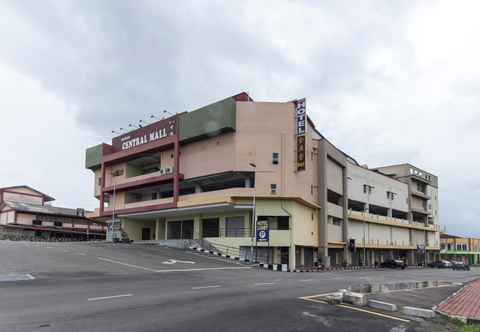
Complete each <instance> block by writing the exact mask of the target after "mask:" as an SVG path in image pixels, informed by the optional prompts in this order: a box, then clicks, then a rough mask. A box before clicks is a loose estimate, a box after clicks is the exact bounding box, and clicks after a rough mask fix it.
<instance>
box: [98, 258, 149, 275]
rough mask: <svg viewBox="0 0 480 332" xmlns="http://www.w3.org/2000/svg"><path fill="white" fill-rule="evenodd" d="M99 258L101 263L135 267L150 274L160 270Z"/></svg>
mask: <svg viewBox="0 0 480 332" xmlns="http://www.w3.org/2000/svg"><path fill="white" fill-rule="evenodd" d="M97 258H98V259H99V260H101V261H105V262H109V263H115V264H119V265H124V266H128V267H133V268H135V269H140V270H145V271H149V272H157V271H158V270H154V269H150V268H148V267H145V266H140V265H135V264H128V263H124V262H120V261H116V260H114V259H109V258H105V257H97Z"/></svg>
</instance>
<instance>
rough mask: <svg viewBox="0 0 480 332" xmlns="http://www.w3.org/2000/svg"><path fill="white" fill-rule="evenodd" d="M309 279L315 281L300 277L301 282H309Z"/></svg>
mask: <svg viewBox="0 0 480 332" xmlns="http://www.w3.org/2000/svg"><path fill="white" fill-rule="evenodd" d="M308 281H313V279H300V280H299V282H308Z"/></svg>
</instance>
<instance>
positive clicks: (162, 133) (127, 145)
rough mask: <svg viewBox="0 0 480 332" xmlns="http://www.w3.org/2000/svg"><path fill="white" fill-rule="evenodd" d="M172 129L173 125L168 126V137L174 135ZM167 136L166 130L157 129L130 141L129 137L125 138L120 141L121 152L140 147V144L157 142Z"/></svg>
mask: <svg viewBox="0 0 480 332" xmlns="http://www.w3.org/2000/svg"><path fill="white" fill-rule="evenodd" d="M174 128H175V127H174V125H171V126H170V128H169V129H170V130H171V131H170V135H173V134H174V132H173V129H174ZM168 135H169V133H168V132H167V128H162V129H159V130H155V131H152V132H151V133H148V134H145V135H143V136H139V137H135V138H132V139H130V136H125V137H123V138H122V139H121V140H122V150H128V149H131V148H133V147H136V146H139V145H142V144H145V143H150V142H154V141H157V140H159V139H162V138H165V137H167V136H168Z"/></svg>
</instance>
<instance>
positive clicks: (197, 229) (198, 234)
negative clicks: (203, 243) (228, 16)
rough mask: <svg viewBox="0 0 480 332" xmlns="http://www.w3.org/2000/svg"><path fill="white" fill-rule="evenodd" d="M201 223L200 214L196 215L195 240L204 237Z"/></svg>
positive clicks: (194, 221)
mask: <svg viewBox="0 0 480 332" xmlns="http://www.w3.org/2000/svg"><path fill="white" fill-rule="evenodd" d="M200 223H201V220H200V216H195V217H194V218H193V238H194V239H195V240H200V239H201V238H202V234H201V233H202V231H201V225H200Z"/></svg>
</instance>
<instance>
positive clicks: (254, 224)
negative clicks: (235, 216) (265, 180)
mask: <svg viewBox="0 0 480 332" xmlns="http://www.w3.org/2000/svg"><path fill="white" fill-rule="evenodd" d="M250 167H252V168H253V204H252V227H251V228H252V229H253V234H252V244H251V246H250V258H251V260H252V261H253V238H254V237H255V247H256V246H257V206H256V201H255V192H256V190H255V187H256V183H255V180H256V179H255V177H256V176H255V175H256V170H257V165H255V164H254V163H250Z"/></svg>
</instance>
